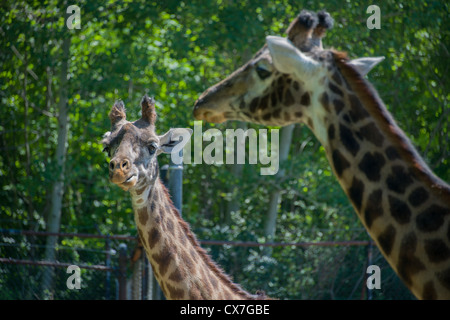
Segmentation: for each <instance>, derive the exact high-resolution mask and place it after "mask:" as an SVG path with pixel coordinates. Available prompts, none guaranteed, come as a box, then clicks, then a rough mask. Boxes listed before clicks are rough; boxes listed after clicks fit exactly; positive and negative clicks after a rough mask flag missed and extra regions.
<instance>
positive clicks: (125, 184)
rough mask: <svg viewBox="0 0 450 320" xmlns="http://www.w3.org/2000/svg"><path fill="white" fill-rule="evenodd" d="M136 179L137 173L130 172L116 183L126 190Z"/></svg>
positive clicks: (132, 185) (134, 183) (133, 184)
mask: <svg viewBox="0 0 450 320" xmlns="http://www.w3.org/2000/svg"><path fill="white" fill-rule="evenodd" d="M137 180H138V177H137V174H132V175H131V176H129V177H128V178H127V179H126V180H125V181H124V182H121V183H117V185H118V186H119V187H120V188H122V189H123V190H124V191H128V190H130V188H132V187H134V186H135V185H136V183H137Z"/></svg>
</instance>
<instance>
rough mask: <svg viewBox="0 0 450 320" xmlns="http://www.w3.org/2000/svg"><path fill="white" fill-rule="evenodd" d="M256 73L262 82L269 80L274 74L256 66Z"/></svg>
mask: <svg viewBox="0 0 450 320" xmlns="http://www.w3.org/2000/svg"><path fill="white" fill-rule="evenodd" d="M256 73H257V74H258V76H259V77H260V78H261V80H264V79H267V78H268V77H270V75H271V74H272V72H270V71H269V70H267V69H264V68H263V67H260V66H256Z"/></svg>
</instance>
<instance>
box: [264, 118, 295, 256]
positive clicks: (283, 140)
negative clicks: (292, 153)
mask: <svg viewBox="0 0 450 320" xmlns="http://www.w3.org/2000/svg"><path fill="white" fill-rule="evenodd" d="M294 127H295V125H294V124H291V125H289V126H286V127H283V128H281V130H280V131H281V135H280V136H281V137H280V149H279V150H280V151H279V157H280V158H279V159H280V161H279V163H280V166H281V165H282V164H283V163H284V162H285V161H286V160H287V158H288V156H289V149H290V147H291V142H292V132H293V131H294ZM284 175H285V172H284V170H283V169H280V170H279V171H278V173H277V174H276V176H275V177H276V178H277V179H276V180H280V178H283V177H284ZM280 199H281V197H280V190H279V189H274V190H273V191H272V192H271V193H270V197H269V206H268V207H269V209H268V210H267V213H266V219H265V223H264V236H265V238H266V241H272V240H273V239H274V237H275V230H276V226H277V214H278V205H279V203H280ZM269 251H270V250H269Z"/></svg>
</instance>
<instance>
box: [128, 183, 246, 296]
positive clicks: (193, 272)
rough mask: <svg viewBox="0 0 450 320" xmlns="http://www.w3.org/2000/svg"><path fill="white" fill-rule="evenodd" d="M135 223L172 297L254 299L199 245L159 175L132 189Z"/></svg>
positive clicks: (150, 257)
mask: <svg viewBox="0 0 450 320" xmlns="http://www.w3.org/2000/svg"><path fill="white" fill-rule="evenodd" d="M131 196H132V203H133V209H134V213H135V215H134V216H135V222H136V225H137V230H138V233H139V237H140V239H141V241H142V244H143V246H144V248H145V251H146V254H147V257H148V260H149V261H150V263H151V266H152V269H153V272H154V274H155V277H156V279H157V280H158V282H159V284H160V286H161V289H162V291H163V292H164V295H165V296H166V297H167V298H168V299H196V300H197V299H208V300H209V299H253V298H255V296H252V295H250V294H249V293H247V292H245V291H244V290H243V289H241V288H240V287H239V286H238V285H236V284H234V283H233V282H232V281H231V280H230V279H229V278H228V276H227V275H225V274H224V273H223V272H222V270H221V269H220V268H219V267H218V266H217V265H216V264H215V263H214V262H213V261H212V260H211V259H210V257H209V256H208V255H207V254H206V252H205V251H204V250H203V249H202V248H201V247H200V246H199V245H198V242H197V240H196V238H195V235H194V234H193V233H192V232H191V231H190V229H189V226H188V224H187V223H186V222H185V221H184V220H183V219H182V218H181V216H180V214H179V213H178V211H177V210H176V209H175V207H174V206H173V204H172V201H171V199H170V198H169V195H168V193H167V190H166V188H165V187H164V185H163V184H162V183H161V181H160V179H159V178H157V179H156V181H155V183H154V184H153V185H150V184H148V185H145V186H143V187H141V188H140V189H136V190H134V191H131Z"/></svg>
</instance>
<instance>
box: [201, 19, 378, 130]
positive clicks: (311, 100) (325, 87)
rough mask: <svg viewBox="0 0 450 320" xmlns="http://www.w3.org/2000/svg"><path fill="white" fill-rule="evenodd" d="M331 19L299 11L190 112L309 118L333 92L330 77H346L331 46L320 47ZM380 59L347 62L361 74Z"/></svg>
mask: <svg viewBox="0 0 450 320" xmlns="http://www.w3.org/2000/svg"><path fill="white" fill-rule="evenodd" d="M332 24H333V20H332V19H331V17H330V16H329V14H328V13H326V12H319V13H318V14H317V15H316V14H314V13H311V12H308V11H302V12H301V13H300V15H299V16H298V17H297V18H296V19H295V20H294V21H293V22H292V23H291V25H290V26H289V28H288V29H287V35H288V37H287V38H282V37H277V36H268V37H267V38H266V44H265V45H264V46H263V47H262V48H261V49H260V50H259V51H258V52H257V53H256V54H255V56H254V57H253V58H252V59H251V60H250V61H248V62H247V63H246V64H245V65H244V66H242V67H241V68H239V69H238V70H236V71H235V72H233V73H232V74H231V75H230V76H228V77H227V78H226V79H224V80H223V81H221V82H219V83H217V84H216V85H214V86H213V87H211V88H209V89H208V90H206V91H205V92H204V93H203V94H202V95H201V96H200V98H199V99H198V100H197V101H196V103H195V107H194V117H195V118H196V119H198V120H206V121H209V122H217V123H220V122H223V121H226V120H241V121H248V122H256V123H260V124H264V125H288V124H291V123H294V122H304V123H306V124H308V125H310V124H312V123H313V122H314V118H317V117H319V116H321V115H323V114H324V113H325V112H326V110H324V102H323V101H321V98H322V97H323V92H324V91H331V92H333V90H336V88H335V86H334V85H333V84H334V83H336V82H338V83H339V84H343V82H344V81H345V80H343V78H342V77H341V76H340V74H339V69H338V68H337V67H336V63H335V51H332V50H324V49H323V48H322V38H323V37H324V35H325V31H326V30H327V29H328V28H330V27H331V26H332ZM381 60H383V58H361V59H356V60H351V61H348V62H347V63H348V64H351V65H352V66H353V67H354V68H355V69H357V70H358V71H359V72H360V73H361V74H363V75H365V74H367V73H368V72H369V70H370V69H371V68H373V67H374V66H375V65H376V64H377V63H379V62H380V61H381ZM330 83H331V84H330ZM337 90H339V89H338V88H337ZM322 99H323V98H322Z"/></svg>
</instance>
